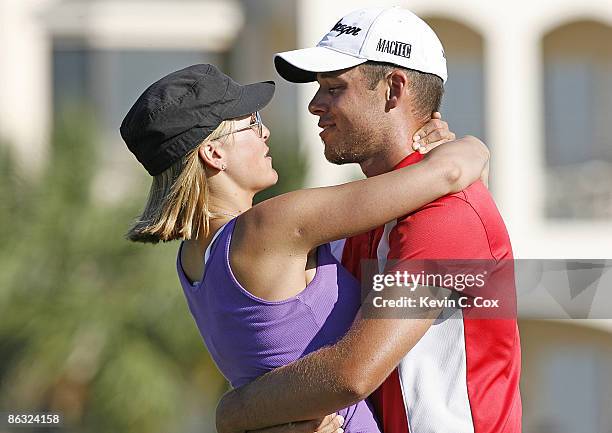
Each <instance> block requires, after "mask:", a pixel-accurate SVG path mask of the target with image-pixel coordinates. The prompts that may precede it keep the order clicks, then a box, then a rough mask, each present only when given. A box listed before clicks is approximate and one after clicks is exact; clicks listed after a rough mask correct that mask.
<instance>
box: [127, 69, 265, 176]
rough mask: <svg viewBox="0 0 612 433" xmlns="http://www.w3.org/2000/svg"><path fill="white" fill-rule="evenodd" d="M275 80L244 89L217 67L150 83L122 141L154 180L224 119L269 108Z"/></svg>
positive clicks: (183, 72) (132, 112) (134, 108)
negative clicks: (267, 106) (154, 177)
mask: <svg viewBox="0 0 612 433" xmlns="http://www.w3.org/2000/svg"><path fill="white" fill-rule="evenodd" d="M273 95H274V82H273V81H264V82H261V83H255V84H248V85H244V86H243V85H240V84H238V83H236V82H235V81H234V80H232V79H231V78H230V77H228V76H227V75H225V74H224V73H223V72H221V71H219V69H217V68H216V67H215V66H213V65H193V66H189V67H187V68H185V69H181V70H180V71H177V72H173V73H171V74H170V75H167V76H165V77H164V78H162V79H161V80H159V81H157V82H156V83H154V84H152V85H151V86H150V87H149V88H148V89H147V90H145V91H144V93H143V94H142V95H141V96H140V98H138V100H137V101H136V102H135V103H134V105H133V106H132V108H131V109H130V111H129V112H128V114H127V115H126V116H125V119H123V122H122V123H121V128H120V132H121V137H122V138H123V140H124V141H125V143H126V144H127V146H128V148H129V149H130V151H131V152H132V153H133V154H134V155H135V156H136V158H137V159H138V161H140V163H141V164H142V165H143V166H144V167H145V168H146V169H147V171H148V172H149V174H150V175H151V176H156V175H158V174H160V173H162V172H163V171H164V170H166V169H167V168H169V167H170V166H171V165H172V164H174V163H175V162H176V161H178V160H179V159H180V158H182V157H183V156H185V155H186V154H187V153H188V152H189V151H190V150H192V149H195V148H196V147H197V146H198V145H199V144H200V143H201V142H202V141H203V140H204V139H205V138H206V137H207V136H208V135H210V133H211V132H213V131H214V130H215V129H217V127H218V126H219V125H220V124H221V122H222V121H224V120H228V119H233V118H236V117H242V116H246V115H248V114H251V113H253V112H255V111H258V110H261V109H262V108H263V107H265V106H266V105H267V104H268V103H269V102H270V100H271V99H272V96H273Z"/></svg>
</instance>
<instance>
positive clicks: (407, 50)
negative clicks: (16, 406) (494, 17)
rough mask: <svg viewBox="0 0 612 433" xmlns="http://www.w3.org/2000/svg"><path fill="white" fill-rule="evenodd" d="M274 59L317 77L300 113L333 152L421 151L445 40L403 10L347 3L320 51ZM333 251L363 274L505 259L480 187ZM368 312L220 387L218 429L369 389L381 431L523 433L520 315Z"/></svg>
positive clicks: (281, 419) (280, 418) (298, 77)
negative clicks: (319, 344)
mask: <svg viewBox="0 0 612 433" xmlns="http://www.w3.org/2000/svg"><path fill="white" fill-rule="evenodd" d="M275 66H276V69H277V71H278V72H279V74H280V75H281V76H282V77H283V78H285V79H287V80H289V81H292V82H310V81H315V80H316V81H317V82H318V83H319V89H318V91H317V93H316V94H315V96H314V97H313V99H312V101H311V102H310V104H309V107H308V108H309V110H310V112H311V113H312V114H314V115H316V116H318V117H319V126H320V127H321V128H323V131H322V132H321V134H320V136H321V139H322V140H323V142H324V143H325V156H326V158H327V159H328V160H329V161H331V162H333V163H335V164H345V163H358V164H360V166H361V169H362V171H363V172H364V174H365V175H366V176H368V177H369V176H376V175H378V174H381V173H384V172H388V171H391V170H394V169H397V168H400V167H404V166H407V165H410V164H413V163H416V162H418V161H419V160H420V159H422V155H421V154H420V153H418V152H413V151H412V149H411V146H410V145H411V143H413V141H414V142H415V143H416V146H415V147H418V145H420V144H423V143H421V142H420V140H421V137H419V136H415V134H416V133H417V132H418V131H420V135H423V134H422V132H423V131H422V130H421V129H420V128H421V127H422V126H423V125H425V123H426V122H427V121H428V120H430V118H431V115H432V113H433V112H435V111H438V109H439V105H440V103H441V98H442V93H443V83H444V81H445V80H446V77H447V73H446V61H445V57H444V51H443V48H442V45H441V43H440V41H439V40H438V38H437V36H436V35H435V33H434V32H433V31H432V30H431V29H430V28H429V27H428V26H427V24H425V23H424V22H423V21H422V20H420V19H419V18H418V17H416V16H415V15H414V14H412V13H411V12H409V11H407V10H404V9H399V8H391V9H377V8H374V9H363V10H358V11H355V12H352V13H350V14H348V15H347V16H345V17H343V18H342V19H341V20H340V21H338V22H337V23H336V25H335V26H334V27H333V28H332V30H331V31H330V32H329V33H328V34H327V35H325V37H324V38H323V39H322V40H321V42H319V44H318V45H317V47H314V48H308V49H303V50H296V51H290V52H286V53H281V54H278V55H277V56H276V58H275ZM425 132H426V133H427V132H431V131H425ZM337 247H339V251H341V256H342V262H343V264H344V265H345V266H346V267H347V268H348V269H349V270H350V271H351V272H352V273H353V274H354V275H356V276H357V277H360V276H361V275H360V263H361V261H362V260H364V259H376V260H378V261H380V262H381V263H382V264H383V265H382V266H381V267H383V268H384V263H385V262H386V261H387V260H395V259H399V260H413V259H419V260H421V259H428V260H441V259H484V260H492V261H494V262H501V261H504V260H506V261H508V260H511V259H512V249H511V246H510V241H509V238H508V234H507V231H506V229H505V226H504V223H503V221H502V219H501V216H500V215H499V212H498V211H497V208H496V207H495V204H494V203H493V200H492V198H491V197H490V195H489V193H488V191H487V190H486V188H485V186H484V185H483V184H482V183H481V182H478V183H476V184H473V185H472V186H470V187H469V188H467V189H466V190H464V191H462V192H461V193H459V194H453V195H450V196H446V197H443V198H441V199H439V200H436V201H435V202H433V203H430V204H429V205H427V206H425V207H423V208H422V209H420V210H419V211H417V212H414V213H413V214H411V215H407V216H405V217H403V218H401V219H399V220H397V221H393V222H391V223H388V224H387V225H386V226H385V227H380V228H379V229H376V230H373V231H372V232H370V233H366V234H363V235H358V236H355V237H353V238H350V239H348V240H346V242H345V243H344V245H337ZM386 270H387V271H389V270H390V268H389V266H387V267H386ZM420 289H421V288H420ZM420 289H419V290H420ZM364 307H365V303H364ZM364 307H362V311H361V312H360V314H359V315H358V317H357V319H356V320H355V323H354V324H353V326H352V328H351V330H350V331H349V332H348V333H347V335H346V336H345V337H344V338H343V339H342V340H340V341H339V342H337V343H336V344H335V345H333V346H329V347H325V348H323V349H320V350H319V351H317V352H314V353H312V354H310V355H308V356H306V357H304V358H302V359H300V360H298V361H296V362H294V363H292V364H289V365H287V366H284V367H281V368H279V369H277V370H274V371H272V372H270V373H268V374H266V375H264V376H262V377H261V378H259V379H258V380H256V381H255V382H253V383H251V384H249V385H247V386H245V387H243V388H240V389H238V390H234V391H232V392H230V393H228V394H227V395H226V396H224V398H223V399H222V401H221V403H220V405H219V408H218V412H217V425H218V429H219V431H220V432H221V433H229V432H237V431H244V430H250V429H260V428H265V427H269V426H274V425H280V424H284V423H287V422H293V421H301V420H309V419H315V418H320V417H322V416H323V415H325V414H328V413H331V412H334V411H336V410H338V409H339V408H342V407H345V406H348V405H350V404H352V403H354V402H356V401H359V400H361V399H364V398H366V397H368V396H369V395H370V394H371V393H373V392H374V391H375V392H374V395H373V396H372V401H373V403H374V406H375V409H376V412H377V415H378V417H379V420H380V422H381V427H382V429H383V431H384V432H385V433H405V432H408V431H410V432H414V433H421V432H453V433H460V432H477V433H485V432H486V433H493V432H495V433H499V432H507V433H518V432H520V431H521V401H520V393H519V388H518V383H519V375H520V343H519V335H518V327H517V324H516V319H515V318H509V317H505V318H503V319H500V318H498V319H496V320H480V319H474V318H471V317H469V316H470V311H469V310H468V309H463V308H445V309H444V310H443V311H442V313H441V314H439V316H438V313H440V311H438V312H437V313H436V316H435V317H433V318H432V317H431V316H426V317H423V318H419V319H411V320H407V319H401V318H387V319H384V320H381V319H376V318H372V317H371V316H369V314H368V313H367V312H364V311H363V308H364ZM436 317H437V318H436ZM417 343H418V344H417ZM396 366H397V368H396ZM381 384H382V385H381ZM379 385H380V387H379ZM377 388H378V389H377ZM292 427H293V424H292V425H291V426H279V427H278V428H277V429H278V431H285V430H287V429H288V428H289V429H290V428H292ZM327 428H329V427H327Z"/></svg>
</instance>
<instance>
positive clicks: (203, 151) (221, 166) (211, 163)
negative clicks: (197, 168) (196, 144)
mask: <svg viewBox="0 0 612 433" xmlns="http://www.w3.org/2000/svg"><path fill="white" fill-rule="evenodd" d="M217 144H218V143H217V142H216V141H214V140H213V141H209V142H207V143H204V144H203V145H201V146H200V148H199V149H198V156H199V158H200V160H201V161H202V162H204V164H206V166H208V167H210V168H213V169H215V170H218V171H223V170H225V155H224V153H223V151H221V150H220V149H219V148H218V146H217Z"/></svg>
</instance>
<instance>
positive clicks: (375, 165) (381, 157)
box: [359, 125, 423, 177]
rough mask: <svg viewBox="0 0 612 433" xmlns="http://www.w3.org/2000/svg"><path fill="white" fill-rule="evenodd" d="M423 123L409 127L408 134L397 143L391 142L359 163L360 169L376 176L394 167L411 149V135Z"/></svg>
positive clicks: (412, 151)
mask: <svg viewBox="0 0 612 433" xmlns="http://www.w3.org/2000/svg"><path fill="white" fill-rule="evenodd" d="M421 126H423V125H418V126H417V127H415V128H411V130H410V131H408V133H409V134H408V135H406V136H405V137H408V138H404V139H402V140H398V142H397V143H393V144H391V145H390V146H389V147H388V148H386V149H385V150H383V151H382V152H380V153H378V154H376V155H374V156H373V157H371V158H370V159H367V160H366V161H364V162H362V163H360V164H359V165H360V166H361V171H362V172H363V174H365V175H366V177H373V176H378V175H379V174H383V173H387V172H389V171H391V170H393V169H394V168H395V166H396V165H397V164H399V163H400V162H402V161H403V160H404V158H406V157H407V156H408V155H410V154H411V153H414V150H412V137H413V136H414V134H415V133H416V131H418V129H419V128H420V127H421Z"/></svg>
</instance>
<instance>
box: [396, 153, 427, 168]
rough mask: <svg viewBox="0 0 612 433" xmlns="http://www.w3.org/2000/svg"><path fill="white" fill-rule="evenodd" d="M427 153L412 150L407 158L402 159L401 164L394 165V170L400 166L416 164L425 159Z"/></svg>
mask: <svg viewBox="0 0 612 433" xmlns="http://www.w3.org/2000/svg"><path fill="white" fill-rule="evenodd" d="M424 156H425V155H421V154H420V153H419V152H412V153H411V154H410V155H408V156H407V157H406V158H404V159H402V160H401V161H400V162H399V164H397V165H396V166H395V167H393V170H399V169H400V168H404V167H408V166H409V165H412V164H416V163H417V162H420V161H421V160H423V157H424Z"/></svg>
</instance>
